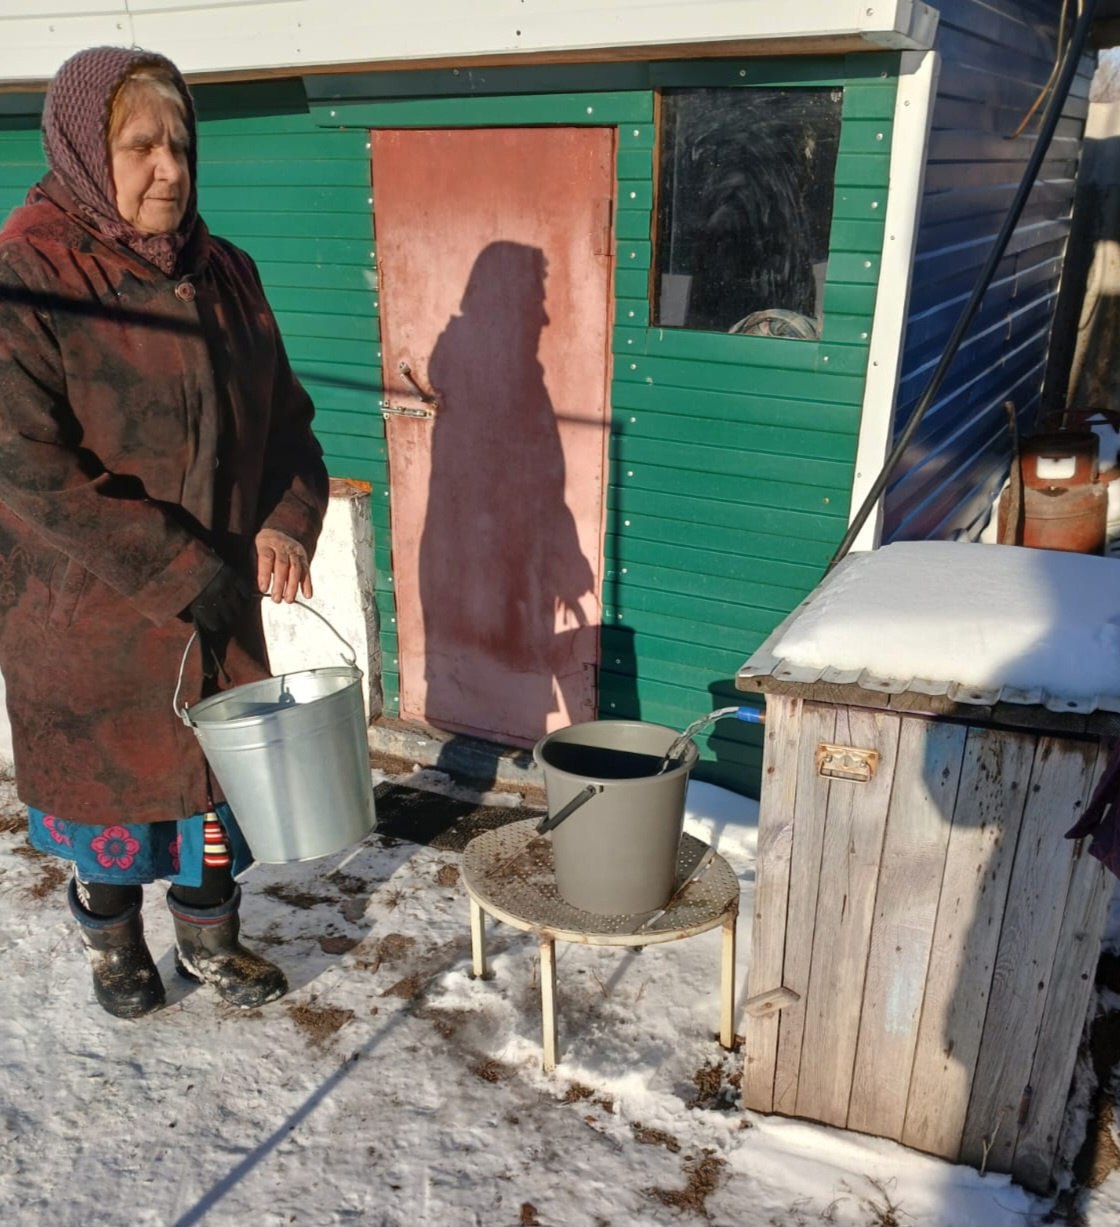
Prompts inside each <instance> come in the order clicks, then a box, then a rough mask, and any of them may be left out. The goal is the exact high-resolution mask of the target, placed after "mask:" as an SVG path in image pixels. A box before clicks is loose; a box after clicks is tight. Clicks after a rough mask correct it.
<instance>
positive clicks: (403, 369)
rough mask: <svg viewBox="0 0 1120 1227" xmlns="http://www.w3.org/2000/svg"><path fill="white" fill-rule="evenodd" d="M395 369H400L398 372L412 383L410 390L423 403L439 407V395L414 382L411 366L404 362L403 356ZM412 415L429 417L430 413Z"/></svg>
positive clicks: (435, 407) (433, 407)
mask: <svg viewBox="0 0 1120 1227" xmlns="http://www.w3.org/2000/svg"><path fill="white" fill-rule="evenodd" d="M397 370H398V371H400V373H401V374H402V375H403V376H404V377H405V379H406V380H407V381H408V382H409V383H410V384H411V385H412V390H413V391H414V392H415V393H416V395H417V396H418V397H419V398H420V399H421V400H422V401H423V402H424V404H425V405H431V407H432V409H433V410H438V409H439V407H440V404H439V397H438V396H435V395H433V394H432V393H431V392H425V391H424V389H423V388H422V387H421V386H420V385H419V384H418V383H417V382H416V377H415V376H414V375H413V373H412V367H411V366H409V365H408V363H407V362H405V361H404V359H403V358H402V359H401V361H400V362H398V363H397ZM414 416H417V417H430V416H431V414H416V415H414Z"/></svg>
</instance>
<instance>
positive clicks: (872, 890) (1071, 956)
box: [738, 542, 1120, 1191]
mask: <svg viewBox="0 0 1120 1227" xmlns="http://www.w3.org/2000/svg"><path fill="white" fill-rule="evenodd" d="M900 550H903V551H915V550H917V551H927V552H928V551H931V550H932V551H935V553H934V554H933V555H932V556H930V555H926V556H930V557H932V560H933V562H934V563H935V564H937V565H935V566H933V567H931V568H930V569H929V570H928V572H927V573H926V574H925V576H924V579H923V577H922V575H921V574H920V573H919V575H918V576H917V578H916V580H915V576H914V572H913V571H910V570H907V571H904V572H903V573H902V581H901V582H900V586H901V584H905V583H906V580H907V579H909V581H910V582H909V584H908V585H907V586H908V587H909V588H910V590H909V591H905V592H902V591H899V588H898V587H897V586H896V587H894V588H893V591H894V594H895V596H894V599H893V600H892V596H891V592H892V585H891V583H889V582H888V583H887V584H886V585H885V586H880V587H878V588H874V587H872V588H868V587H867V585H869V584H871V583H873V581H874V579H875V577H876V576H880V577H882V576H884V575H888V576H889V571H890V564H891V562H892V554H894V552H897V551H900ZM946 551H947V552H948V555H946ZM1041 553H1042V551H1030V550H1022V549H1014V548H1011V547H999V546H993V547H987V546H975V545H954V544H950V543H946V542H923V543H910V544H908V545H893V546H887V547H885V548H884V549H882V550H880V551H877V552H876V553H875V554H867V555H850V556H849V557H848V558H847V559H845V560H844V562H843V563H841V564H840V565H839V566H838V567H837V568H836V569H835V570H834V571H833V572H832V573H831V574H830V576H829V577H828V578H827V579H826V580H825V581H824V582H823V583H822V585H821V586H820V588H818V590H817V591H816V592H815V593H814V594H813V595H812V596H811V597H810V598H809V599H808V600H807V601H806V602H805V603H804V605H802V606H801V607H800V608H799V609H798V610H796V611H795V612H794V613H793V614H792V615H791V616H790V618H789V619H787V621H786V622H785V623H784V624H783V625H782V626H781V627H779V628H778V630H777V631H775V632H774V634H773V635H772V636H771V637H770V638H769V639H768V640H767V643H766V644H765V645H764V646H763V647H762V648H761V649H760V650H759V651H758V652H757V653H756V654H755V655H754V656H752V657H751V659H750V660H749V661H748V663H747V664H746V665H745V666H744V668H743V669H742V670H741V672H740V674H739V679H738V684H739V686H740V688H741V689H742V690H744V691H748V692H761V693H763V694H765V695H766V709H767V724H766V734H765V757H764V772H763V788H762V797H761V807H760V830H759V846H758V872H757V886H756V895H755V906H754V920H753V926H754V927H753V937H752V954H751V963H750V982H749V993H750V996H751V998H752V999H754V1000H756V1001H757V1002H760V1003H761V1004H760V1006H759V1008H758V1009H757V1010H756V1011H753V1012H752V1011H751V1009H750V1006H749V1005H748V1015H749V1016H748V1018H747V1021H746V1054H747V1055H746V1067H745V1074H744V1079H743V1101H744V1104H745V1106H746V1107H749V1108H753V1109H756V1110H758V1111H761V1112H776V1113H782V1114H786V1115H790V1116H797V1117H806V1118H809V1119H812V1120H817V1121H823V1122H826V1123H828V1124H831V1125H837V1126H841V1127H845V1128H848V1129H853V1130H858V1131H861V1132H866V1133H871V1134H876V1135H879V1136H882V1137H888V1138H893V1139H896V1140H897V1141H900V1142H902V1143H904V1144H906V1145H907V1146H912V1147H915V1148H916V1149H919V1150H923V1151H928V1152H930V1153H932V1154H935V1155H940V1156H942V1157H944V1158H946V1159H950V1160H954V1161H960V1162H964V1163H969V1164H972V1165H974V1166H975V1167H978V1168H980V1169H982V1170H991V1171H1001V1172H1008V1171H1009V1172H1011V1173H1012V1174H1013V1175H1014V1177H1015V1178H1016V1179H1017V1180H1019V1181H1020V1182H1021V1183H1023V1184H1025V1185H1027V1186H1028V1187H1030V1188H1032V1189H1036V1190H1040V1191H1041V1190H1044V1189H1046V1187H1047V1186H1048V1184H1049V1182H1050V1177H1051V1171H1052V1167H1053V1163H1054V1159H1055V1155H1056V1153H1057V1150H1058V1146H1059V1140H1060V1135H1061V1130H1062V1126H1063V1119H1064V1117H1065V1112H1066V1103H1067V1098H1068V1095H1069V1090H1070V1084H1071V1078H1072V1075H1073V1071H1074V1064H1075V1060H1076V1055H1077V1050H1078V1044H1079V1041H1080V1038H1081V1034H1082V1030H1083V1026H1084V1023H1085V1019H1086V1014H1087V1010H1088V1008H1089V1003H1090V999H1091V996H1092V992H1093V973H1094V969H1095V966H1096V962H1097V959H1098V957H1099V954H1100V947H1101V937H1102V932H1103V928H1104V924H1105V920H1106V913H1107V910H1108V903H1109V899H1110V897H1111V895H1112V891H1113V887H1114V886H1115V879H1114V878H1113V877H1112V876H1111V874H1109V873H1108V872H1107V871H1106V870H1105V869H1104V867H1103V866H1102V865H1101V863H1100V862H1099V861H1098V860H1096V859H1095V858H1094V857H1093V856H1091V855H1090V854H1089V853H1088V851H1087V849H1086V847H1085V846H1084V842H1075V841H1071V840H1069V839H1066V838H1064V834H1065V832H1066V831H1067V830H1068V829H1069V828H1070V827H1071V826H1072V824H1073V822H1074V820H1075V818H1076V816H1077V815H1078V813H1079V812H1080V811H1081V809H1082V807H1083V806H1084V804H1085V803H1086V801H1087V799H1088V797H1089V796H1090V793H1091V790H1092V788H1093V784H1094V781H1095V780H1096V779H1097V777H1098V775H1099V773H1100V771H1101V770H1102V767H1103V762H1104V759H1105V754H1106V749H1105V743H1104V742H1103V741H1102V739H1103V738H1106V737H1108V736H1115V734H1116V733H1117V731H1118V729H1120V717H1118V715H1117V712H1120V692H1118V690H1117V689H1116V688H1114V689H1113V690H1112V693H1111V694H1109V693H1104V694H1094V695H1086V694H1085V693H1084V688H1082V689H1081V692H1079V693H1076V694H1070V693H1068V692H1063V690H1062V689H1061V688H1060V678H1059V679H1058V680H1057V684H1051V685H1050V686H1049V687H1048V686H1047V685H1045V684H1043V685H1034V684H1032V682H1031V679H1030V676H1029V674H1025V673H1024V672H1023V670H1022V669H1019V670H1018V675H1019V676H1018V678H1017V681H1018V684H1017V685H1014V686H1013V685H1011V684H1004V685H1000V684H998V682H997V683H995V684H993V683H992V682H991V681H988V682H987V684H984V685H975V684H962V683H957V682H954V681H952V680H951V679H948V678H946V679H944V680H940V679H937V678H929V677H926V678H922V677H916V676H913V675H912V674H910V673H908V672H905V673H903V672H895V673H894V675H893V676H891V675H887V674H886V673H884V672H883V671H882V670H880V669H877V667H876V666H877V663H878V662H880V661H881V660H882V658H883V654H882V652H880V650H879V648H880V643H879V636H880V635H881V634H882V633H883V630H884V628H885V627H887V626H888V624H889V623H890V622H891V621H892V620H893V619H895V618H896V617H905V616H906V613H907V611H908V610H910V609H912V607H913V602H914V600H915V599H918V600H919V601H922V600H924V601H927V602H928V603H929V604H930V607H931V608H933V609H935V610H936V609H939V608H940V609H943V608H944V606H945V603H946V599H947V596H948V593H949V592H950V591H951V589H952V585H953V580H952V576H953V571H952V569H951V563H952V561H953V558H952V557H951V556H953V555H959V556H960V559H961V560H962V561H966V562H968V563H969V564H971V565H975V563H976V562H977V560H978V558H979V557H980V556H981V555H982V565H983V566H984V567H986V568H987V567H990V568H992V572H993V575H992V578H993V581H994V583H995V585H996V586H997V587H998V586H999V585H1000V584H1001V575H1002V571H1001V568H1002V567H1003V566H1004V564H1008V565H1009V566H1010V567H1011V568H1012V572H1013V573H1012V574H1009V575H1007V576H1005V577H1004V578H1005V579H1006V583H1007V584H1008V585H1014V586H1015V590H1016V591H1017V593H1018V597H1017V599H1021V600H1022V601H1024V602H1025V603H1026V605H1027V606H1030V605H1031V604H1032V593H1031V592H1030V591H1029V588H1030V583H1031V574H1032V572H1031V570H1030V565H1029V564H1030V563H1031V562H1032V561H1034V560H1033V559H1031V558H1030V557H1029V556H1031V555H1038V554H1041ZM1047 557H1049V558H1050V559H1053V558H1054V557H1055V555H1052V554H1051V555H1048V556H1047ZM1061 559H1062V562H1060V563H1059V564H1058V565H1059V568H1061V567H1064V566H1067V565H1073V566H1074V567H1075V568H1076V567H1079V566H1080V564H1083V563H1084V564H1088V565H1089V566H1091V567H1094V568H1097V569H1095V570H1094V571H1093V575H1094V576H1095V581H1094V582H1096V581H1100V582H1103V583H1104V584H1105V585H1106V586H1107V588H1108V591H1109V592H1110V593H1111V594H1112V597H1113V598H1115V600H1114V603H1113V605H1112V608H1113V609H1115V608H1116V607H1117V604H1116V603H1115V601H1120V574H1116V575H1110V574H1109V572H1110V571H1112V570H1114V569H1116V568H1115V563H1114V562H1113V561H1111V560H1109V559H1101V558H1093V559H1088V558H1074V557H1073V556H1070V555H1062V556H1061ZM1067 560H1068V562H1067ZM946 563H948V564H949V566H950V569H949V570H948V571H946V570H945V569H944V566H945V564H946ZM1024 568H1025V570H1024ZM1100 568H1103V570H1100ZM1024 574H1025V575H1026V578H1025V579H1024ZM1083 574H1084V573H1083V572H1080V571H1077V570H1076V569H1075V571H1074V572H1073V575H1074V578H1073V579H1072V580H1071V581H1070V582H1068V583H1066V584H1064V585H1063V586H1064V587H1065V588H1066V591H1065V592H1064V593H1062V592H1057V591H1053V590H1052V589H1053V588H1054V587H1055V584H1054V580H1053V578H1052V575H1051V573H1050V572H1049V571H1047V570H1046V569H1042V570H1040V571H1039V573H1038V575H1037V577H1036V579H1037V583H1036V588H1039V586H1041V587H1040V590H1038V591H1036V592H1035V593H1034V594H1033V596H1034V599H1035V600H1036V601H1038V602H1039V603H1040V604H1041V605H1043V606H1044V607H1045V608H1046V610H1047V612H1046V614H1045V615H1044V617H1043V621H1044V622H1045V623H1047V625H1045V626H1043V627H1041V629H1040V627H1039V626H1037V625H1035V626H1032V627H1031V628H1030V629H1029V632H1028V634H1029V635H1035V636H1036V637H1037V636H1038V635H1041V636H1042V637H1043V638H1045V639H1047V642H1049V643H1050V644H1051V645H1052V646H1053V651H1054V655H1055V657H1060V656H1061V655H1062V652H1063V650H1065V651H1067V652H1068V651H1072V652H1074V653H1077V652H1078V651H1079V648H1084V644H1082V643H1079V641H1078V640H1076V639H1073V640H1072V641H1071V642H1068V643H1066V644H1065V645H1064V649H1063V644H1062V642H1061V641H1062V639H1063V636H1064V632H1063V631H1062V630H1061V629H1060V627H1059V623H1060V620H1061V618H1062V616H1063V613H1062V611H1063V610H1064V611H1065V613H1066V614H1067V615H1069V616H1071V617H1073V618H1074V619H1076V617H1077V612H1076V607H1077V606H1078V605H1079V604H1080V603H1081V602H1083V601H1084V600H1085V599H1086V597H1087V596H1088V592H1087V589H1086V587H1085V586H1084V584H1083V583H1082V582H1081V581H1080V580H1079V579H1078V578H1077V576H1079V575H1083ZM853 581H855V582H853ZM915 582H916V583H917V584H918V586H919V588H921V585H922V584H923V583H924V584H925V585H926V588H925V589H924V591H919V592H915V591H914V590H913V584H914V583H915ZM965 582H967V581H965ZM1024 588H1026V589H1028V590H1027V591H1024ZM837 593H839V596H838V597H837V596H836V594H837ZM861 593H866V595H865V596H861V595H860V594H861ZM975 595H976V598H977V601H978V602H980V601H982V600H983V599H984V595H985V594H984V592H983V591H981V592H978V593H976V594H975ZM864 599H869V600H871V601H872V602H873V607H870V608H867V609H866V610H865V611H864V614H863V615H860V614H857V615H856V618H855V621H854V622H849V623H848V625H847V633H848V635H849V638H850V639H853V638H854V639H855V640H857V641H858V642H860V644H861V646H860V647H859V648H857V649H855V650H854V654H853V651H847V652H846V654H845V655H844V656H843V658H842V659H840V660H839V663H838V665H837V666H829V665H826V664H822V663H821V658H820V657H819V656H817V657H816V659H815V660H813V662H812V663H811V664H809V665H807V664H806V663H805V660H806V656H805V654H804V643H805V642H806V640H805V636H804V635H801V636H800V646H799V635H798V632H799V631H800V630H801V629H802V628H803V626H804V623H805V621H806V619H807V618H810V617H812V616H814V613H815V611H816V609H817V607H818V606H821V604H822V602H823V603H824V612H823V613H821V615H820V617H821V619H822V622H823V623H828V622H829V621H830V619H832V618H844V617H847V616H848V615H849V614H850V613H851V611H852V608H853V605H852V603H851V602H854V603H855V606H856V607H857V608H858V605H859V602H860V601H861V600H864ZM830 600H836V601H837V602H838V604H835V605H834V606H829V605H828V602H829V601H830ZM962 607H967V594H965V604H964V606H962ZM945 616H947V617H952V616H953V615H952V613H951V612H950V613H946V615H945ZM861 617H863V618H864V619H865V620H864V622H863V625H862V632H863V633H862V638H860V632H861V625H860V618H861ZM977 618H978V621H979V622H980V623H981V624H982V625H983V626H984V628H985V630H986V631H987V632H991V631H992V629H993V625H994V624H993V621H992V620H991V619H987V620H985V613H984V610H983V609H982V608H980V607H979V605H978V607H977ZM973 629H974V628H973V627H970V626H969V625H966V622H965V619H964V618H962V620H961V623H960V625H959V628H958V631H959V635H960V637H961V641H962V643H963V642H964V641H966V640H967V639H968V637H969V635H970V634H971V633H972V631H973ZM996 629H997V630H998V628H996ZM915 633H918V634H920V630H919V629H916V632H915ZM989 639H990V643H989V648H990V651H991V653H992V659H993V662H994V663H993V665H992V671H991V673H990V677H994V678H998V676H999V675H1000V665H999V663H998V662H999V661H1000V660H1001V659H1002V655H1001V654H1004V653H1007V652H1008V651H1009V649H1008V644H1009V642H1012V641H1015V642H1018V641H1022V642H1025V641H1026V640H1025V639H1024V638H1023V637H1020V638H1019V640H1016V639H1015V636H1014V634H1013V627H1010V626H1009V627H1007V628H1006V633H1005V634H1003V635H1002V636H1001V635H1000V634H998V633H997V634H989ZM1106 641H1107V636H1105V639H1104V640H1101V639H1099V638H1098V639H1097V640H1092V639H1090V640H1089V641H1088V642H1089V647H1088V648H1087V649H1085V650H1087V651H1089V652H1091V651H1092V643H1093V642H1096V643H1097V660H1098V663H1099V665H1100V669H1101V673H1102V676H1107V675H1108V674H1110V673H1111V674H1115V672H1116V666H1115V663H1114V662H1113V661H1112V660H1110V659H1108V658H1107V648H1106V646H1105V644H1106ZM921 650H922V649H921V646H920V645H919V646H918V647H917V648H916V654H917V655H919V656H920V654H921ZM962 652H963V648H962ZM810 655H811V653H810ZM1112 656H1115V652H1112ZM861 658H862V659H863V660H865V661H866V662H867V665H866V667H861V665H860V659H861ZM1067 659H1068V658H1067ZM896 661H897V657H896ZM1081 663H1082V667H1085V666H1086V663H1087V662H1086V661H1085V660H1084V658H1083V659H1082V662H1081ZM1015 664H1016V662H1015V660H1014V659H1010V660H1009V661H1008V665H1009V667H1012V668H1013V667H1014V666H1015ZM973 680H975V679H973ZM1114 680H1115V679H1114ZM1053 681H1054V679H1053V678H1051V682H1052V683H1053ZM767 1003H769V1008H768V1005H767Z"/></svg>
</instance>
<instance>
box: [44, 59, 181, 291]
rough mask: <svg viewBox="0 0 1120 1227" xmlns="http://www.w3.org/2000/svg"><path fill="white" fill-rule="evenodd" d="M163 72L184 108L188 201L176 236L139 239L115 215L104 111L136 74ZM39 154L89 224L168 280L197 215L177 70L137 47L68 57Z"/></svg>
mask: <svg viewBox="0 0 1120 1227" xmlns="http://www.w3.org/2000/svg"><path fill="white" fill-rule="evenodd" d="M155 65H158V66H160V67H162V68H164V69H166V70H167V71H168V72H169V73H170V75H171V79H172V81H173V82H174V84H175V88H176V89H177V90H178V91H179V93H180V94H181V95H182V98H183V104H184V106H185V109H186V115H185V117H184V118H185V123H186V128H187V138H188V147H187V165H188V167H189V169H190V176H191V183H190V195H189V196H188V198H187V207H186V211H185V212H184V213H183V219H182V221H181V222H180V223H179V227H178V229H177V230H174V231H171V232H170V233H168V234H144V233H142V232H141V231H139V230H137V229H136V228H135V227H134V226H132V225H130V224H129V223H128V222H126V221H125V220H124V219H123V218H122V217H121V215H120V213H118V212H117V204H116V199H117V194H116V189H115V187H114V186H113V169H112V165H111V163H110V159H109V147H108V133H109V113H110V109H111V105H112V101H113V95H114V94H115V93H116V90H117V87H118V86H119V85H120V84H121V82H122V81H123V80H124V79H125V77H127V76H128V75H129V73H130V72H131V71H132V70H133V69H134V68H139V67H141V66H145V67H147V66H155ZM43 149H44V151H45V153H46V155H47V163H48V165H49V166H50V168H51V170H52V171H54V173H55V175H57V176H58V178H59V179H60V180H61V181H62V184H63V186H64V187H66V188H67V189H68V191H69V192H70V193H71V195H72V196H73V197H74V198H75V200H76V201H77V205H78V210H79V212H80V213H81V214H82V216H83V217H84V218H85V220H86V221H87V222H89V223H90V224H92V225H93V226H94V227H96V229H97V230H98V231H100V232H101V233H102V234H104V235H105V236H106V237H107V238H111V239H115V240H117V241H118V242H120V243H123V244H124V245H125V246H126V247H128V248H130V249H131V250H132V251H134V252H136V254H137V255H139V256H142V257H143V258H144V259H145V260H148V261H150V262H151V263H152V264H155V265H156V266H157V267H158V268H161V269H162V270H163V271H164V272H165V273H167V274H168V276H170V275H171V274H172V273H173V272H174V269H175V263H176V261H177V259H178V257H179V253H180V251H182V249H183V248H184V247H185V246H186V244H187V241H188V240H189V239H190V236H191V231H192V230H193V229H194V225H195V221H196V219H197V217H198V211H197V209H198V205H197V194H196V191H195V168H196V131H195V115H194V102H193V100H192V98H191V95H190V91H189V90H188V89H187V83H186V82H185V81H184V80H183V78H182V75H181V74H180V72H179V70H178V69H177V68H176V67H175V65H174V64H172V63H171V61H170V60H168V59H166V58H165V57H164V56H162V55H158V54H156V53H155V52H153V51H141V50H140V49H139V48H136V47H132V48H129V47H91V48H90V49H89V50H88V51H79V52H78V53H77V55H73V56H71V57H70V59H68V60H67V61H66V63H65V64H63V65H62V67H61V68H60V69H59V70H58V72H57V73H55V75H54V78H53V80H52V81H51V83H50V85H49V86H48V88H47V98H46V103H45V104H44V107H43Z"/></svg>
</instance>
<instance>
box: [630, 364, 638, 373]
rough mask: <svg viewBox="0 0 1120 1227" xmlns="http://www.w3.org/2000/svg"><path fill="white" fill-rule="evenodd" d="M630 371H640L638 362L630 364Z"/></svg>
mask: <svg viewBox="0 0 1120 1227" xmlns="http://www.w3.org/2000/svg"><path fill="white" fill-rule="evenodd" d="M630 369H631V370H632V371H636V370H637V369H638V364H637V363H636V362H631V363H630Z"/></svg>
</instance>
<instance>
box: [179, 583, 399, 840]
mask: <svg viewBox="0 0 1120 1227" xmlns="http://www.w3.org/2000/svg"><path fill="white" fill-rule="evenodd" d="M303 608H304V609H308V610H310V612H312V613H315V614H316V616H318V617H320V618H322V615H321V614H318V613H317V611H316V610H314V609H311V607H310V606H307V605H304V606H303ZM322 620H323V621H324V622H325V621H326V619H325V618H322ZM327 625H328V626H330V623H329V622H328V623H327ZM331 629H332V630H334V628H333V627H331ZM337 633H338V632H337V631H336V632H335V634H337ZM339 637H340V638H341V636H339ZM343 642H344V643H345V640H343ZM347 646H349V645H347ZM187 650H188V651H189V650H190V644H189V643H188V645H187ZM185 660H186V656H185V654H184V661H185ZM181 678H182V671H181V670H180V681H181ZM178 696H179V689H178V688H176V691H175V701H174V702H175V708H176V711H177V712H178V713H179V715H180V716H181V717H182V719H183V721H184V723H186V724H188V725H190V727H191V728H192V729H193V730H194V733H195V736H196V737H197V738H198V740H199V743H200V745H201V746H202V752H203V753H204V754H205V755H206V759H207V761H208V762H209V764H210V767H211V769H212V770H213V772H214V775H215V777H216V778H217V780H218V783H219V784H220V785H221V787H222V791H223V792H224V793H225V795H226V800H227V801H228V802H229V804H230V807H231V808H232V809H233V812H234V815H235V817H236V818H237V823H238V826H240V828H241V830H242V833H243V834H244V836H245V838H246V840H247V841H248V844H249V848H250V850H251V851H252V853H253V856H254V858H255V859H256V860H258V861H263V862H265V863H268V864H286V863H288V862H290V861H308V860H313V859H315V858H316V857H320V856H330V855H331V854H332V853H335V852H341V851H342V850H343V849H344V848H348V847H350V845H352V844H355V843H357V842H358V841H359V840H361V839H363V838H365V836H366V835H368V834H369V833H370V831H372V830H373V827H374V823H375V821H376V815H375V813H374V803H373V784H372V780H371V778H370V764H369V741H368V737H367V733H366V722H365V707H364V704H363V702H362V673H361V670H360V669H358V668H357V666H356V665H355V663H354V661H353V653H352V652H351V659H350V662H349V663H347V664H343V665H334V666H328V667H327V668H323V669H307V670H304V671H302V672H299V673H288V674H284V675H282V676H280V677H271V678H265V679H264V680H263V681H259V682H250V683H248V684H247V685H244V686H234V687H232V688H231V689H229V690H225V691H222V692H221V693H220V694H216V695H212V696H211V697H210V698H207V699H202V700H201V701H200V702H198V703H195V704H193V705H191V706H190V707H188V708H186V709H185V710H182V711H180V710H179V707H178Z"/></svg>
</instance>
